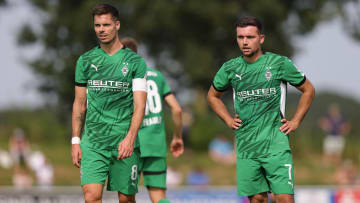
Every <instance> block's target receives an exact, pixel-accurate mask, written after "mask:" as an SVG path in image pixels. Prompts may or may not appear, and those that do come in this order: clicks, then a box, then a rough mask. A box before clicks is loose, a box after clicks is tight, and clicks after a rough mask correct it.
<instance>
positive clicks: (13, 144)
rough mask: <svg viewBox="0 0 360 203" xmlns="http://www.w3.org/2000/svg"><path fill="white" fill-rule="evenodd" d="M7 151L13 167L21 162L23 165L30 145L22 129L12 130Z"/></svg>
mask: <svg viewBox="0 0 360 203" xmlns="http://www.w3.org/2000/svg"><path fill="white" fill-rule="evenodd" d="M9 151H10V155H11V158H12V159H13V161H14V165H15V167H16V166H18V165H20V163H23V162H24V164H25V162H26V159H27V156H28V155H29V153H30V144H29V141H28V140H27V139H26V137H25V134H24V131H23V130H22V129H20V128H16V129H15V130H14V132H13V135H12V136H11V137H10V140H9Z"/></svg>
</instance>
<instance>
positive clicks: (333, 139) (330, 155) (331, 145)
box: [319, 104, 351, 164]
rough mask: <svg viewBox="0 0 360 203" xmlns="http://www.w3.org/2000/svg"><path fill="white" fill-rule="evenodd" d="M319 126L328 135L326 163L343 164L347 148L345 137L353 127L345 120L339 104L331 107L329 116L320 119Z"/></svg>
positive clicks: (324, 145) (324, 150)
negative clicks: (345, 147)
mask: <svg viewBox="0 0 360 203" xmlns="http://www.w3.org/2000/svg"><path fill="white" fill-rule="evenodd" d="M319 125H320V127H321V129H322V130H323V131H324V132H325V133H326V137H325V140H324V143H323V161H324V163H325V164H331V163H333V164H339V163H341V158H342V155H343V151H344V146H345V139H344V137H345V136H346V135H347V134H348V133H349V131H350V129H351V125H350V124H349V123H348V122H347V121H345V120H344V118H343V116H342V115H341V112H340V109H339V106H338V105H337V104H332V105H330V106H329V108H328V113H327V115H326V116H325V117H323V118H321V119H320V122H319Z"/></svg>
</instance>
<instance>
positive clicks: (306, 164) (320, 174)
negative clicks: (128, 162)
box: [0, 143, 336, 186]
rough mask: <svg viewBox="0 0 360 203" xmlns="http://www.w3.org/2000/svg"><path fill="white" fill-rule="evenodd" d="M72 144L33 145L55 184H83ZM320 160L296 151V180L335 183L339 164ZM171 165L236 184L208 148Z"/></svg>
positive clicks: (8, 179) (2, 177)
mask: <svg viewBox="0 0 360 203" xmlns="http://www.w3.org/2000/svg"><path fill="white" fill-rule="evenodd" d="M2 145H3V146H1V148H2V149H6V146H4V143H2ZM70 147H71V145H70V144H69V145H65V144H48V145H46V144H42V145H36V146H35V147H33V149H34V150H40V151H42V152H43V153H44V154H45V155H46V156H47V158H48V159H49V161H50V162H51V164H52V165H53V167H54V170H55V177H54V178H55V181H54V185H57V186H64V185H69V186H75V185H80V180H79V169H78V168H76V167H74V166H73V165H72V161H71V148H70ZM320 160H321V157H320V155H318V154H311V155H310V154H309V155H302V156H301V157H298V156H297V155H296V154H295V155H294V162H295V184H296V185H333V184H335V179H334V172H335V169H336V167H335V166H324V165H323V164H321V161H320ZM168 165H169V166H171V167H172V168H173V169H176V170H177V171H179V172H180V173H181V174H182V176H183V180H184V179H185V178H186V175H187V174H188V173H189V172H190V171H191V170H192V169H194V168H201V169H202V170H203V171H204V172H206V173H207V174H208V176H209V177H210V184H211V185H215V186H221V185H236V177H235V165H223V164H218V163H215V162H214V161H213V160H211V159H210V157H209V156H208V154H207V153H206V152H195V151H192V150H189V149H187V150H185V154H184V155H183V156H181V157H180V158H178V159H175V158H173V157H172V156H168ZM12 175H13V169H12V168H10V169H4V168H0V185H11V184H12ZM33 175H34V174H33ZM183 183H184V181H183Z"/></svg>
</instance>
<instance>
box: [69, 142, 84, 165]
mask: <svg viewBox="0 0 360 203" xmlns="http://www.w3.org/2000/svg"><path fill="white" fill-rule="evenodd" d="M71 156H72V162H73V164H74V165H75V166H77V167H78V168H80V164H81V156H82V153H81V148H80V144H72V146H71Z"/></svg>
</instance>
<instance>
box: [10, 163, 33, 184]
mask: <svg viewBox="0 0 360 203" xmlns="http://www.w3.org/2000/svg"><path fill="white" fill-rule="evenodd" d="M14 169H15V170H14V175H13V177H12V182H13V185H14V187H15V188H16V189H26V188H31V186H32V184H33V178H32V177H31V175H30V173H29V171H28V169H27V167H26V166H25V165H24V164H23V162H21V163H20V164H19V165H17V166H15V168H14Z"/></svg>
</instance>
